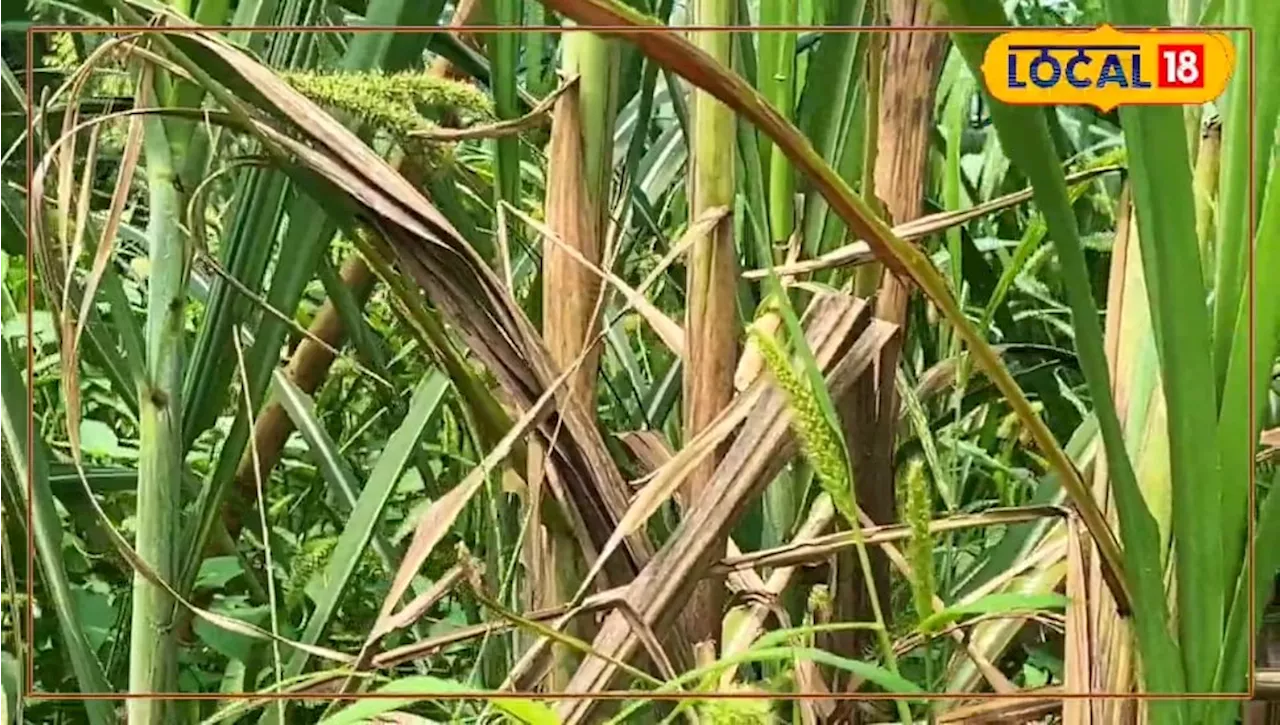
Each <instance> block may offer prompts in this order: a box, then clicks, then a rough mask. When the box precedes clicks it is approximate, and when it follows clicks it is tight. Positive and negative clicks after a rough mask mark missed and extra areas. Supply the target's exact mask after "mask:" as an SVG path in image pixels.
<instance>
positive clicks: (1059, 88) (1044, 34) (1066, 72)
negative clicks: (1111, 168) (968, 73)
mask: <svg viewBox="0 0 1280 725" xmlns="http://www.w3.org/2000/svg"><path fill="white" fill-rule="evenodd" d="M1234 63H1235V49H1234V48H1233V47H1232V45H1231V41H1230V40H1229V39H1228V38H1227V36H1226V35H1225V34H1223V33H1217V32H1195V31H1186V30H1161V29H1153V30H1141V31H1121V30H1116V29H1115V28H1112V27H1110V26H1107V25H1103V26H1101V27H1099V28H1096V29H1094V30H1087V31H1080V30H1060V29H1056V28H1055V29H1036V30H1015V31H1012V32H1008V33H1004V34H1003V35H1000V36H998V37H996V39H995V40H993V41H992V42H991V44H990V45H988V46H987V52H986V55H985V56H984V57H983V60H982V76H983V81H984V82H985V83H986V85H987V90H988V92H990V93H991V95H992V97H994V98H995V99H996V100H999V101H1003V102H1005V103H1009V104H1015V105H1037V106H1039V105H1057V104H1074V105H1089V106H1096V107H1097V108H1099V109H1101V110H1102V111H1110V110H1111V109H1113V108H1115V107H1116V106H1123V105H1184V104H1199V103H1207V102H1209V101H1212V100H1213V99H1215V98H1217V97H1218V96H1219V95H1221V94H1222V91H1223V89H1225V88H1226V85H1227V81H1228V80H1229V79H1230V78H1231V70H1232V67H1233V66H1234Z"/></svg>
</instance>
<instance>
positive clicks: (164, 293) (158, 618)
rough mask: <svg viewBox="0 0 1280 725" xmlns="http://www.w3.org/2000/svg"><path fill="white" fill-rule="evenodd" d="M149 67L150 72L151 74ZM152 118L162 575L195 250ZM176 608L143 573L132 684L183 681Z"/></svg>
mask: <svg viewBox="0 0 1280 725" xmlns="http://www.w3.org/2000/svg"><path fill="white" fill-rule="evenodd" d="M148 75H149V74H146V75H144V79H145V78H146V77H147V76H148ZM144 82H145V80H144ZM144 123H145V124H146V126H145V130H144V137H143V148H144V153H145V155H146V168H147V185H148V187H149V191H150V204H149V207H148V208H149V214H150V218H149V220H148V223H147V239H148V241H149V245H150V249H149V250H148V252H149V259H150V262H151V272H150V275H149V277H148V288H147V322H146V376H145V377H144V378H143V380H142V381H141V382H140V384H139V390H138V400H139V404H140V405H139V407H140V411H139V413H140V415H139V424H140V425H139V431H140V432H139V449H140V459H139V462H138V509H137V543H136V548H137V551H138V555H139V556H141V557H142V559H143V560H144V561H146V562H147V563H148V564H149V565H150V566H151V567H152V568H153V569H154V570H155V572H156V574H157V575H159V576H160V577H161V578H162V579H165V580H167V581H173V580H174V579H175V574H176V572H177V568H178V557H177V553H178V551H179V547H178V546H177V532H178V528H179V512H180V511H179V503H180V502H179V497H180V495H181V481H182V462H183V455H182V404H181V392H182V336H183V322H184V316H185V314H186V288H187V271H188V261H189V256H188V253H187V245H186V239H185V237H184V235H183V234H182V232H181V230H180V229H179V227H178V215H179V213H180V210H181V208H182V201H181V199H180V197H179V194H178V187H177V175H176V171H175V169H174V167H173V163H172V154H171V151H170V147H169V139H168V136H167V134H166V133H165V127H164V123H163V121H161V120H160V119H158V118H148V119H147V120H146V121H145V122H144ZM174 613H175V610H174V601H173V599H172V597H170V596H169V594H168V593H167V592H166V591H165V590H164V589H162V588H160V587H158V586H156V585H154V584H152V583H151V582H149V581H147V580H146V579H144V578H143V577H142V576H141V575H140V574H135V576H134V584H133V613H132V614H133V625H132V630H131V637H132V640H131V646H130V651H129V690H130V691H131V692H137V693H141V692H172V691H174V690H175V689H176V684H177V671H176V664H177V663H176V655H177V646H176V639H175V634H174V628H173V621H174ZM128 714H129V715H128V716H129V722H130V723H133V724H134V725H152V724H153V723H154V724H155V725H159V724H160V723H163V722H165V721H166V717H165V714H166V708H165V702H164V701H162V700H154V699H146V700H142V699H135V700H130V701H129V703H128Z"/></svg>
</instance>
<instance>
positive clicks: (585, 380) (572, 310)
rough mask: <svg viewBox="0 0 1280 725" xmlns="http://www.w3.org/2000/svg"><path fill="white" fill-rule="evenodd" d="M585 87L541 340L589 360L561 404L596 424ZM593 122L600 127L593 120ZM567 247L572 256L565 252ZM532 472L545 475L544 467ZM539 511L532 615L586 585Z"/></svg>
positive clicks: (559, 173)
mask: <svg viewBox="0 0 1280 725" xmlns="http://www.w3.org/2000/svg"><path fill="white" fill-rule="evenodd" d="M579 88H580V86H579V84H578V83H574V84H572V85H571V86H570V87H569V88H568V89H567V90H566V91H565V92H564V93H563V94H562V95H561V96H560V98H559V99H558V100H557V101H556V103H555V108H554V111H553V116H552V121H551V140H550V143H549V144H548V147H547V177H546V178H547V181H546V199H545V202H544V210H545V214H546V219H547V227H548V228H549V229H550V230H551V232H552V233H553V234H555V235H556V236H557V237H558V238H559V239H561V240H563V242H564V245H563V246H561V245H557V244H548V245H544V246H543V265H542V289H543V293H542V336H543V339H544V340H545V341H546V345H547V351H548V352H549V353H550V355H551V360H552V362H553V363H554V364H555V365H556V366H557V367H558V368H560V369H567V368H568V366H570V365H572V364H573V363H574V362H575V361H576V360H577V358H578V357H579V356H583V357H584V359H583V361H582V363H581V365H579V366H578V368H577V371H576V372H575V373H573V375H572V376H571V377H570V380H569V385H568V390H569V394H568V395H567V396H566V397H565V398H564V399H563V403H564V404H565V405H569V406H576V407H577V408H578V409H579V410H580V411H581V412H582V415H583V416H584V417H585V418H587V419H589V420H592V421H594V420H595V415H596V406H595V387H596V378H597V376H598V374H599V367H600V348H599V347H596V346H594V345H593V346H591V347H590V348H587V349H584V346H585V345H586V344H587V342H588V340H589V338H590V336H591V333H592V331H593V327H594V326H595V323H596V315H595V311H596V303H597V301H598V300H599V298H600V291H601V282H600V278H599V277H598V276H597V275H596V274H594V273H593V272H592V270H591V269H589V268H587V267H586V266H584V265H583V264H581V263H579V261H578V259H576V258H574V256H573V255H572V254H571V253H570V251H569V249H571V250H572V251H573V252H576V253H577V254H578V255H581V257H582V258H583V259H585V260H586V261H587V262H589V263H591V264H594V265H598V264H600V262H601V259H602V258H603V252H604V245H603V239H602V237H601V232H602V226H603V225H602V224H600V223H599V221H600V219H601V215H600V214H599V213H598V209H599V208H600V207H598V206H597V205H596V200H595V199H593V198H592V196H593V195H592V193H591V191H590V190H589V189H588V185H589V184H588V180H587V171H586V159H585V158H584V157H583V156H584V155H583V121H584V119H583V107H582V103H581V98H580V95H579ZM593 120H595V119H593ZM566 247H568V248H569V249H566ZM529 465H530V466H531V467H535V466H536V467H537V471H536V473H541V472H542V470H543V469H542V462H541V461H539V460H533V459H532V458H531V459H530V462H529ZM530 473H531V475H530V480H529V485H530V486H531V487H532V488H537V489H538V491H536V492H535V493H536V494H537V495H536V496H532V497H531V500H541V491H540V489H541V486H542V484H543V478H542V476H540V475H539V476H534V475H532V474H534V473H535V471H532V470H531V471H530ZM540 514H541V509H539V508H531V509H530V515H531V516H532V517H533V520H532V521H531V525H530V532H529V537H528V546H527V547H526V548H525V558H526V561H525V565H526V567H527V569H528V571H529V574H530V582H529V596H530V599H529V603H530V605H532V608H533V609H538V608H543V607H548V606H553V605H555V604H558V603H560V602H566V601H569V600H570V598H571V597H572V596H573V592H574V590H575V588H576V586H577V584H578V582H579V580H580V579H581V574H582V571H583V569H582V566H583V563H582V560H581V558H582V554H581V552H580V551H579V550H578V548H577V546H576V544H575V541H574V539H573V537H572V536H570V535H567V532H565V531H557V530H555V529H554V528H553V527H551V526H549V525H548V524H547V523H546V522H545V521H544V520H543V518H542V516H541V515H540ZM573 624H574V625H575V626H573V628H572V629H571V631H570V634H572V635H573V636H574V637H576V638H578V639H590V638H591V636H592V635H593V634H594V632H593V631H592V630H591V629H590V628H589V626H588V625H589V624H590V621H589V620H586V619H583V618H579V619H577V620H575V622H574V623H573ZM556 659H557V661H558V662H562V663H563V664H564V665H565V666H562V667H556V668H554V669H553V670H552V675H551V678H550V680H549V681H548V682H547V683H546V685H547V687H548V688H550V689H552V690H555V689H560V688H561V687H563V686H564V684H565V683H566V682H568V678H569V676H570V675H572V666H573V664H572V663H573V662H574V661H575V660H576V659H577V658H576V657H575V653H573V652H572V651H571V650H568V649H566V648H564V647H563V646H560V647H557V648H556Z"/></svg>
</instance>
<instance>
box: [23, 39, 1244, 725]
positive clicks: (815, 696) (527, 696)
mask: <svg viewBox="0 0 1280 725" xmlns="http://www.w3.org/2000/svg"><path fill="white" fill-rule="evenodd" d="M1061 27H1064V28H1078V29H1080V30H1088V29H1092V28H1096V27H1099V26H1061ZM1111 27H1113V28H1116V29H1117V30H1150V29H1151V28H1149V27H1147V26H1132V25H1113V26H1111ZM1015 29H1018V27H1017V26H1006V25H994V26H991V25H950V26H915V25H908V26H902V25H897V26H891V25H890V26H886V25H858V26H850V25H821V26H812V25H777V26H752V25H737V26H705V25H661V26H657V25H655V26H612V25H593V26H581V25H574V26H560V25H522V26H518V27H511V26H502V25H475V26H472V25H468V26H465V28H454V27H451V26H443V25H414V26H395V25H362V26H352V27H344V28H339V27H319V26H288V25H283V26H272V25H225V26H223V25H219V26H206V25H193V26H184V27H164V26H150V25H103V26H86V25H32V26H29V27H28V28H27V31H26V36H27V47H26V53H27V58H26V61H27V67H26V68H25V70H24V74H25V80H26V84H25V85H26V88H25V91H26V101H27V113H26V117H27V186H28V188H30V186H31V177H32V176H33V175H34V170H35V169H34V165H35V156H34V153H33V147H32V144H31V139H32V138H34V134H33V131H34V128H33V122H34V118H33V116H32V113H31V107H32V104H31V97H32V89H33V87H34V59H33V58H32V43H31V41H32V39H33V37H34V36H35V34H37V33H54V32H78V33H99V34H119V33H129V32H138V33H190V32H208V33H219V34H221V33H228V32H263V33H265V32H274V33H442V32H466V33H468V34H471V33H529V32H555V33H567V32H605V33H609V34H611V35H613V36H621V37H626V36H628V35H638V34H642V33H652V32H659V33H664V32H709V31H710V32H716V31H718V32H729V33H744V32H750V33H754V32H760V31H765V32H793V33H800V32H817V31H822V32H840V33H886V34H888V33H910V32H921V33H948V34H950V33H956V32H964V33H979V32H985V33H1003V32H1009V31H1011V30H1015ZM1022 29H1030V28H1022ZM1045 29H1050V28H1048V27H1047V26H1046V28H1045ZM1160 29H1161V30H1180V31H1220V32H1243V33H1244V34H1245V36H1246V37H1247V38H1248V43H1249V49H1248V53H1247V56H1248V69H1249V85H1248V87H1247V92H1248V95H1249V148H1250V152H1249V183H1248V188H1249V238H1250V239H1251V240H1252V239H1253V237H1255V236H1257V211H1258V210H1257V203H1258V202H1257V169H1256V168H1255V167H1256V164H1257V161H1256V159H1255V150H1256V144H1257V139H1256V135H1257V128H1256V126H1257V120H1256V115H1257V73H1256V53H1255V46H1256V42H1255V39H1256V34H1255V31H1254V29H1253V27H1252V26H1240V25H1208V26H1162V27H1161V28H1160ZM32 206H33V202H32V200H31V199H30V196H29V195H28V199H27V229H26V232H27V259H28V260H30V259H32V254H33V249H32V237H31V231H32V229H31V224H32V221H31V219H32ZM1254 257H1255V249H1254V247H1253V245H1252V244H1250V245H1249V253H1248V258H1249V261H1248V265H1247V272H1246V274H1247V285H1248V291H1249V435H1250V443H1251V446H1250V458H1249V495H1248V500H1249V504H1248V505H1249V511H1250V514H1249V516H1248V517H1247V523H1248V527H1247V536H1248V541H1247V542H1246V545H1245V546H1246V551H1247V557H1246V559H1247V564H1248V576H1249V592H1250V597H1249V627H1250V632H1251V633H1252V632H1253V631H1254V630H1256V622H1257V612H1256V611H1255V608H1256V607H1255V603H1254V597H1253V596H1252V592H1253V590H1254V589H1255V587H1256V581H1255V574H1256V572H1255V571H1254V565H1255V563H1256V562H1255V559H1256V556H1255V553H1256V552H1255V551H1254V549H1255V546H1254V537H1255V528H1256V526H1257V522H1256V520H1255V519H1256V517H1255V516H1254V515H1253V511H1254V509H1255V508H1256V506H1257V501H1256V495H1257V491H1256V487H1257V480H1256V478H1257V476H1256V473H1257V472H1256V466H1255V465H1254V460H1253V455H1252V442H1253V440H1254V439H1255V438H1256V434H1257V431H1255V430H1254V427H1255V424H1254V419H1255V417H1256V410H1255V409H1256V392H1257V391H1256V390H1254V387H1255V386H1254V382H1255V381H1254V378H1255V375H1254V370H1253V368H1254V364H1253V363H1254V360H1253V358H1254V356H1255V354H1256V335H1257V330H1256V324H1257V321H1256V315H1257V310H1256V306H1257V302H1256V292H1257V290H1256V289H1255V274H1254V264H1255V260H1254ZM26 273H27V309H28V310H31V309H34V307H35V287H34V284H33V278H32V269H31V264H30V263H28V264H27V266H26ZM32 327H33V324H32V319H31V316H30V315H28V316H27V340H28V346H27V380H26V383H27V416H28V425H27V457H28V459H30V458H31V457H33V456H34V454H35V428H34V424H33V419H34V413H35V411H34V397H33V396H32V395H31V390H32V389H33V385H34V350H33V349H32V347H31V345H30V341H31V340H32V339H33V337H34V335H33V329H32ZM31 492H32V477H31V472H30V471H28V476H27V507H26V516H27V520H26V524H27V606H26V614H27V616H26V622H25V624H26V630H27V632H32V631H34V612H33V603H34V601H35V599H34V581H35V579H34V576H33V572H34V571H35V535H34V530H33V529H32V527H31V520H32V518H33V509H32V495H31ZM1248 644H1249V682H1248V691H1247V692H1242V693H1223V692H1212V693H1176V694H1175V693H1160V694H1153V693H1116V692H1110V693H1093V692H1090V693H1066V692H1055V693H1042V694H1037V693H1036V692H1034V691H1030V692H1028V691H1023V692H1018V693H1010V694H1001V693H994V692H975V693H932V692H931V693H920V694H912V695H911V696H910V699H912V700H928V701H945V700H984V701H986V700H1025V701H1028V702H1033V701H1046V700H1049V701H1052V700H1135V701H1159V700H1225V701H1239V702H1247V701H1250V700H1253V699H1254V696H1255V692H1254V690H1255V686H1256V683H1255V677H1256V670H1257V664H1256V661H1255V659H1256V651H1255V650H1256V646H1257V641H1256V638H1255V637H1254V636H1253V635H1252V634H1250V635H1249V637H1248ZM25 659H26V663H27V667H26V674H27V677H26V678H25V681H24V683H23V692H22V697H24V698H26V699H29V700H48V701H81V700H122V701H124V700H133V699H155V700H255V701H261V702H268V701H277V700H300V701H320V700H362V699H368V700H377V699H404V698H406V697H413V695H411V694H406V693H394V694H393V693H386V694H384V693H377V692H365V693H352V694H349V695H344V696H335V695H331V694H320V693H302V692H299V693H279V692H275V693H248V692H246V693H203V692H202V693H192V692H185V693H184V692H170V693H166V692H146V693H127V692H107V693H60V692H37V691H35V690H32V689H31V685H32V682H33V681H34V678H35V674H34V671H35V657H34V655H33V654H31V653H30V652H29V653H28V656H27V657H26V658H25ZM422 699H432V700H478V699H489V700H491V699H504V700H505V699H517V700H539V701H546V702H553V701H559V700H629V699H647V700H686V699H698V700H719V699H723V700H732V699H752V700H759V699H769V700H833V701H842V700H867V701H874V700H901V699H903V696H902V695H900V694H893V693H879V692H875V693H830V692H828V693H812V694H805V693H790V694H777V693H767V694H766V695H764V696H762V695H761V694H760V693H750V692H731V693H702V692H700V693H697V694H696V696H695V695H691V694H688V693H686V694H677V693H656V692H648V691H643V690H639V691H636V690H606V691H601V692H593V693H522V692H483V691H477V692H474V693H453V694H441V693H423V698H422Z"/></svg>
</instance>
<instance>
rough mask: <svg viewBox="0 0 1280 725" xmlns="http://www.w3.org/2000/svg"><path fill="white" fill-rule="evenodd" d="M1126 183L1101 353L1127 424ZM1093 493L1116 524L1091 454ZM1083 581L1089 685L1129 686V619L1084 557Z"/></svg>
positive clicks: (1130, 280) (1130, 244)
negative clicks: (1122, 615)
mask: <svg viewBox="0 0 1280 725" xmlns="http://www.w3.org/2000/svg"><path fill="white" fill-rule="evenodd" d="M1130 194H1131V192H1130V189H1129V186H1128V184H1125V185H1124V187H1123V188H1122V189H1121V192H1120V198H1119V199H1118V200H1117V202H1116V235H1115V241H1114V243H1113V244H1112V248H1111V268H1110V277H1109V279H1108V287H1107V305H1108V310H1107V321H1106V337H1105V345H1106V354H1107V363H1108V368H1109V373H1110V378H1111V394H1112V396H1113V397H1114V399H1115V406H1116V415H1117V416H1118V417H1119V418H1120V420H1121V422H1122V423H1125V425H1126V428H1127V427H1128V423H1127V421H1128V420H1129V419H1130V412H1131V411H1130V403H1131V399H1132V398H1133V397H1134V391H1133V390H1131V381H1132V374H1131V370H1133V368H1134V365H1135V360H1134V355H1135V354H1136V353H1137V350H1138V347H1137V346H1135V344H1134V342H1133V341H1134V340H1138V339H1143V338H1145V336H1143V335H1134V334H1132V331H1131V330H1129V331H1126V327H1127V325H1131V324H1132V323H1131V322H1128V321H1130V320H1132V319H1133V318H1135V316H1136V317H1137V318H1141V317H1143V316H1144V315H1145V314H1146V313H1145V312H1144V306H1145V305H1146V299H1147V294H1146V289H1145V284H1144V282H1143V272H1142V264H1141V259H1140V254H1141V251H1140V249H1139V246H1138V244H1137V241H1138V240H1137V238H1136V236H1135V234H1136V231H1137V226H1136V224H1135V223H1134V220H1133V205H1132V197H1131V195H1130ZM1160 397H1161V392H1160V388H1159V385H1157V386H1156V388H1155V390H1154V391H1153V393H1152V396H1151V398H1152V402H1153V403H1154V401H1155V400H1156V399H1158V398H1160ZM1092 486H1093V495H1094V500H1096V501H1098V502H1100V504H1101V506H1102V509H1103V512H1104V513H1105V514H1106V516H1107V521H1108V523H1109V524H1111V525H1112V526H1116V525H1118V519H1117V513H1116V505H1115V497H1114V495H1113V494H1112V490H1111V479H1110V476H1109V472H1108V469H1107V459H1106V457H1105V456H1102V455H1097V456H1095V457H1094V461H1093V481H1092ZM1088 559H1089V562H1088V564H1089V571H1088V581H1087V583H1086V584H1087V597H1086V602H1087V605H1086V606H1087V607H1088V628H1089V629H1088V631H1089V635H1090V636H1089V639H1088V645H1089V653H1088V662H1089V668H1090V672H1089V676H1090V686H1091V687H1092V688H1093V689H1094V690H1096V691H1099V692H1128V691H1129V690H1130V688H1132V687H1133V684H1134V680H1133V675H1134V654H1135V653H1134V651H1133V641H1132V636H1133V635H1132V632H1131V631H1130V626H1129V623H1128V622H1127V621H1125V620H1122V619H1121V618H1120V617H1117V616H1116V603H1115V599H1114V597H1113V596H1112V594H1111V591H1110V589H1109V587H1108V586H1107V584H1106V581H1105V580H1104V578H1103V576H1102V568H1101V562H1100V561H1098V558H1097V557H1093V556H1090V557H1088ZM1090 709H1091V713H1090V716H1091V717H1092V718H1093V720H1094V721H1096V722H1100V723H1101V722H1107V723H1109V722H1127V721H1128V720H1126V718H1130V717H1132V713H1133V708H1132V707H1131V706H1130V705H1127V704H1126V703H1124V702H1121V701H1116V700H1099V701H1096V702H1094V703H1092V705H1091V707H1090Z"/></svg>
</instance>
